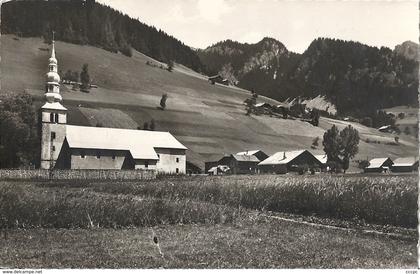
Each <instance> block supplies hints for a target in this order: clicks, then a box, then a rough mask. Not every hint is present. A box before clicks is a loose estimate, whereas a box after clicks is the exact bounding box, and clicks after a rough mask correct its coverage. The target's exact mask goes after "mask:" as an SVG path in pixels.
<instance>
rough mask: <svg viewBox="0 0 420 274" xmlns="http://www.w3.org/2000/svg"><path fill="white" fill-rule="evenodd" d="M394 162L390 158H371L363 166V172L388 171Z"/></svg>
mask: <svg viewBox="0 0 420 274" xmlns="http://www.w3.org/2000/svg"><path fill="white" fill-rule="evenodd" d="M393 164H394V162H393V161H392V160H391V158H373V159H371V160H370V161H369V165H368V166H367V167H366V168H365V172H379V173H382V172H389V171H390V169H391V167H392V165H393Z"/></svg>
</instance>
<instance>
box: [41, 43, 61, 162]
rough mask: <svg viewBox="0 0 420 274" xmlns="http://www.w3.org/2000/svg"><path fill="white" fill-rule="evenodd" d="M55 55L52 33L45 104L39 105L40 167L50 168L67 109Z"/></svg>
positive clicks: (54, 159)
mask: <svg viewBox="0 0 420 274" xmlns="http://www.w3.org/2000/svg"><path fill="white" fill-rule="evenodd" d="M57 71H58V62H57V58H56V56H55V41H54V35H53V40H52V46H51V56H50V58H49V59H48V72H47V75H46V78H47V79H46V83H45V89H46V90H45V100H46V102H45V104H44V105H43V106H42V107H41V119H42V129H41V133H42V134H41V168H44V169H51V168H54V167H55V165H56V161H57V159H58V156H59V154H60V150H61V147H62V145H63V142H64V139H65V137H66V123H67V109H66V108H65V107H64V106H63V105H62V104H61V101H62V100H63V98H62V97H61V94H60V75H58V72H57Z"/></svg>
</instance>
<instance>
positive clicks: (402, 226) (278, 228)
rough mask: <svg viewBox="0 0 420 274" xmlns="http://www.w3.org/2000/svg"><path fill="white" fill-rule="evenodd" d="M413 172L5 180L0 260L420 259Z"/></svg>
mask: <svg viewBox="0 0 420 274" xmlns="http://www.w3.org/2000/svg"><path fill="white" fill-rule="evenodd" d="M417 178H418V177H417V176H414V175H406V176H361V175H360V176H348V175H347V176H343V175H341V176H339V175H319V176H317V175H316V176H292V175H285V176H274V175H264V176H224V177H221V176H215V177H206V176H191V177H190V176H184V177H162V178H158V179H156V180H154V181H148V182H95V181H91V182H90V181H46V182H23V181H20V182H5V181H2V182H0V225H1V231H2V232H3V235H2V237H1V238H0V242H1V244H2V245H3V246H5V247H6V250H7V251H5V250H2V251H1V252H0V266H2V267H110V268H115V267H135V268H155V267H164V268H168V267H169V268H178V267H180V268H207V267H212V268H219V267H260V268H265V267H292V268H293V267H314V268H329V267H347V268H348V267H366V268H375V267H376V268H377V267H398V268H406V267H415V265H416V242H417V238H418V237H417V232H416V230H415V227H416V225H417V215H416V214H417V193H418V190H417ZM276 217H281V218H276ZM289 220H290V221H289ZM302 221H304V222H302ZM305 222H307V223H310V224H316V225H315V226H312V225H308V224H307V223H305ZM323 224H327V225H328V226H325V225H323ZM335 227H337V229H336V228H335ZM338 228H339V229H338ZM366 230H374V231H378V232H379V233H377V234H370V233H365V232H364V231H366ZM380 232H385V233H382V234H381V233H380ZM386 232H391V233H392V234H390V233H388V234H387V233H386ZM154 236H157V237H158V239H159V243H158V244H155V243H154V242H153V240H152V239H153V237H154Z"/></svg>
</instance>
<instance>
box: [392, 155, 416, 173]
mask: <svg viewBox="0 0 420 274" xmlns="http://www.w3.org/2000/svg"><path fill="white" fill-rule="evenodd" d="M418 168H419V158H418V157H405V158H397V159H395V160H394V164H393V165H392V167H391V171H392V172H413V171H417V170H418Z"/></svg>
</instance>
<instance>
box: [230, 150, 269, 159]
mask: <svg viewBox="0 0 420 274" xmlns="http://www.w3.org/2000/svg"><path fill="white" fill-rule="evenodd" d="M236 155H254V156H255V157H257V158H258V160H260V161H264V160H265V159H267V158H268V155H267V154H266V153H265V152H264V151H262V150H247V151H241V152H238V153H236Z"/></svg>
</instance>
